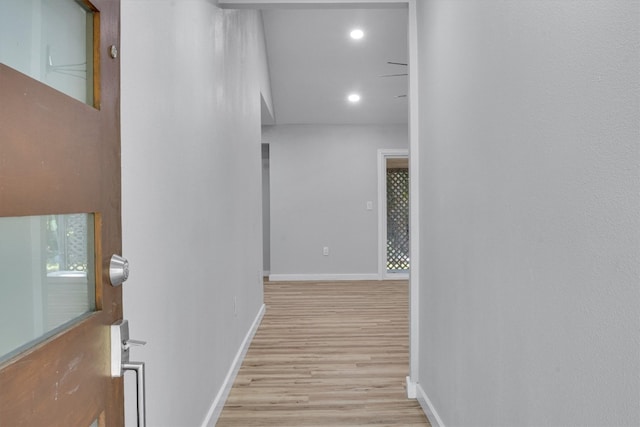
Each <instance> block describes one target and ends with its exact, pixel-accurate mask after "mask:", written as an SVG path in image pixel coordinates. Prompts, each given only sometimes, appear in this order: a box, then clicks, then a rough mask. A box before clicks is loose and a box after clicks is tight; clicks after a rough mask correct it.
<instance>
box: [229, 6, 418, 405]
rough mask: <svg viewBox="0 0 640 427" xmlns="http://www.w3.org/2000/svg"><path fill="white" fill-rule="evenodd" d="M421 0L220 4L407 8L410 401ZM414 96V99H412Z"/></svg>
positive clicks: (411, 390)
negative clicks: (419, 5)
mask: <svg viewBox="0 0 640 427" xmlns="http://www.w3.org/2000/svg"><path fill="white" fill-rule="evenodd" d="M416 1H417V0H308V1H305V0H218V5H219V6H220V7H221V8H226V9H262V8H265V9H266V8H278V7H280V8H287V7H289V8H290V7H296V8H307V9H314V8H315V9H317V8H323V7H335V8H340V7H342V8H358V7H360V8H372V7H373V8H385V7H403V8H407V9H408V48H409V49H408V54H409V66H408V67H409V68H408V69H409V76H408V77H409V92H408V93H409V96H408V101H409V152H410V156H409V182H410V185H409V200H410V208H409V216H410V218H409V227H410V228H411V246H410V252H411V258H413V259H414V261H417V262H414V263H412V265H411V272H410V275H409V276H410V277H409V319H410V321H409V375H408V376H407V379H406V380H407V395H408V397H410V398H416V397H418V400H420V399H423V400H424V397H425V396H424V395H421V396H417V394H418V388H419V387H418V373H419V369H418V368H419V362H420V359H419V353H418V348H419V344H420V342H419V320H420V319H419V307H420V295H419V291H420V280H419V268H420V263H419V260H420V254H419V252H420V221H419V215H418V213H419V212H418V208H419V206H420V199H419V196H420V192H419V185H420V180H419V176H420V171H419V164H418V163H419V161H418V152H419V145H420V143H419V141H420V137H419V132H420V123H419V109H418V96H417V94H418V89H419V82H418V79H419V76H418V59H419V56H418V14H417V12H416ZM412 94H413V95H414V96H412Z"/></svg>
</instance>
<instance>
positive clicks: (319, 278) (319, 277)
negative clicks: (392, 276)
mask: <svg viewBox="0 0 640 427" xmlns="http://www.w3.org/2000/svg"><path fill="white" fill-rule="evenodd" d="M378 279H379V277H378V275H377V274H270V275H269V281H271V282H335V281H343V280H346V281H349V280H378Z"/></svg>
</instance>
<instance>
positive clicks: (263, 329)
mask: <svg viewBox="0 0 640 427" xmlns="http://www.w3.org/2000/svg"><path fill="white" fill-rule="evenodd" d="M265 303H266V305H267V311H266V314H265V317H264V319H263V321H262V324H261V326H260V328H259V329H258V331H257V333H256V336H255V338H254V340H253V342H252V344H251V347H250V348H249V351H248V352H247V355H246V358H245V360H244V363H243V364H242V367H241V368H240V372H239V373H238V377H237V378H236V381H235V383H234V385H233V388H232V390H231V393H230V395H229V399H228V400H227V404H226V406H225V407H224V409H223V411H222V414H221V416H220V419H219V420H218V423H217V426H218V427H224V426H241V427H249V426H281V427H284V426H332V427H334V426H369V425H378V426H404V427H409V426H429V423H428V421H427V419H426V417H425V416H424V413H423V412H422V410H421V409H420V406H419V404H418V403H417V401H415V400H409V399H407V398H406V391H405V385H404V383H405V377H406V375H407V373H408V369H409V354H408V343H409V337H408V310H409V309H408V283H407V282H406V281H398V282H332V283H316V282H313V283H311V282H304V283H293V282H283V283H281V282H266V283H265Z"/></svg>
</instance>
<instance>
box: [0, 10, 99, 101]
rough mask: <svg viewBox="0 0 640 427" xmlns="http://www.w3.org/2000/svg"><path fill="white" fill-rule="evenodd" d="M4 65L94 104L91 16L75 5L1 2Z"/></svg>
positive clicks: (0, 53)
mask: <svg viewBox="0 0 640 427" xmlns="http://www.w3.org/2000/svg"><path fill="white" fill-rule="evenodd" d="M0 62H2V63H3V64H5V65H8V66H9V67H12V68H15V69H16V70H18V71H20V72H22V73H24V74H27V75H29V76H31V77H33V78H34V79H36V80H39V81H41V82H43V83H45V84H47V85H49V86H51V87H53V88H55V89H57V90H59V91H61V92H64V93H66V94H67V95H69V96H71V97H73V98H76V99H78V100H80V101H82V102H86V103H88V104H90V105H93V12H91V11H89V10H87V9H86V8H85V6H84V5H83V4H82V2H80V1H75V0H0Z"/></svg>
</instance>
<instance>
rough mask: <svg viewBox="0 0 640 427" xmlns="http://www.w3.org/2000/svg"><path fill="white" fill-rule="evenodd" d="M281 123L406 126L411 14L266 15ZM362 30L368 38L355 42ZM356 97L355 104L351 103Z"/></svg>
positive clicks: (299, 12) (296, 12)
mask: <svg viewBox="0 0 640 427" xmlns="http://www.w3.org/2000/svg"><path fill="white" fill-rule="evenodd" d="M262 13H263V19H264V26H265V35H266V42H267V55H268V61H269V71H270V75H271V91H272V98H273V106H274V110H275V123H277V124H390V123H407V121H408V114H409V112H408V111H409V110H408V102H407V98H406V97H403V98H398V96H399V95H406V94H407V88H408V78H407V76H397V77H380V76H381V75H385V74H402V73H407V70H408V67H406V66H401V65H391V64H387V61H391V62H400V63H405V64H406V63H407V60H408V54H407V9H403V8H395V9H394V8H386V9H370V8H368V9H266V10H263V12H262ZM354 28H360V29H362V30H363V31H364V33H365V36H364V38H362V39H361V40H353V39H351V38H350V37H349V33H350V32H351V30H352V29H354ZM353 92H357V93H359V94H360V96H361V100H360V102H359V103H357V104H351V103H349V102H348V101H347V96H348V94H350V93H353Z"/></svg>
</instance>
